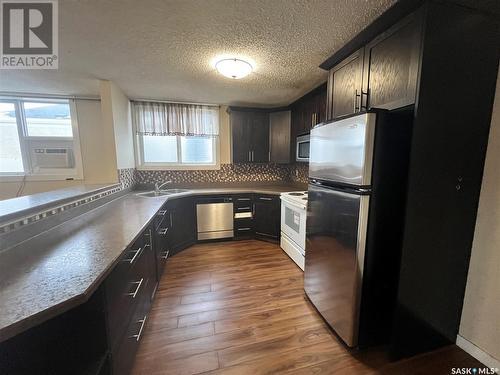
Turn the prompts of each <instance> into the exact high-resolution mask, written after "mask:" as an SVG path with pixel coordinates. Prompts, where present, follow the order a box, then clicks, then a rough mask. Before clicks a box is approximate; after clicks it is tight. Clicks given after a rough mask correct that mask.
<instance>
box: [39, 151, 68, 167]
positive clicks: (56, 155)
mask: <svg viewBox="0 0 500 375" xmlns="http://www.w3.org/2000/svg"><path fill="white" fill-rule="evenodd" d="M33 156H34V160H33V166H34V167H35V168H40V169H50V168H73V167H74V162H73V159H74V158H73V149H72V148H68V147H51V148H35V149H33Z"/></svg>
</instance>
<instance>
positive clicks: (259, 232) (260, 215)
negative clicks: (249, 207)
mask: <svg viewBox="0 0 500 375" xmlns="http://www.w3.org/2000/svg"><path fill="white" fill-rule="evenodd" d="M253 206H254V209H253V211H254V228H255V236H256V237H257V238H260V239H263V240H271V241H279V238H280V216H281V201H280V197H279V196H277V195H255V196H254V202H253Z"/></svg>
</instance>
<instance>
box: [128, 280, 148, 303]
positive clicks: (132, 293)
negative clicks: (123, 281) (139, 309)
mask: <svg viewBox="0 0 500 375" xmlns="http://www.w3.org/2000/svg"><path fill="white" fill-rule="evenodd" d="M143 281H144V278H142V279H140V280H139V281H134V282H133V283H132V284H137V287H136V288H135V290H134V291H133V292H131V293H127V296H131V297H132V298H135V297H136V296H137V293H138V292H139V289H141V285H142V282H143Z"/></svg>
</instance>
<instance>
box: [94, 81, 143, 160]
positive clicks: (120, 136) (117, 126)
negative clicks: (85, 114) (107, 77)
mask: <svg viewBox="0 0 500 375" xmlns="http://www.w3.org/2000/svg"><path fill="white" fill-rule="evenodd" d="M100 88H101V101H102V116H103V122H104V123H106V124H107V126H112V128H113V132H114V148H115V152H116V167H117V168H118V169H124V168H134V167H135V160H134V139H133V133H132V119H131V112H130V101H129V99H128V98H127V97H126V96H125V94H124V93H123V91H122V90H121V89H120V88H119V87H118V86H117V85H116V84H114V83H113V82H111V81H104V80H103V81H101V86H100Z"/></svg>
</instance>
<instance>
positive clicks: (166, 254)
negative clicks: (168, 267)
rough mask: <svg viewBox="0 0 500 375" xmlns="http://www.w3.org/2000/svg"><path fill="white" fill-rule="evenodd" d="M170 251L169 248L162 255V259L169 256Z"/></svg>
mask: <svg viewBox="0 0 500 375" xmlns="http://www.w3.org/2000/svg"><path fill="white" fill-rule="evenodd" d="M169 252H170V250H167V251H165V252H164V253H163V255H162V256H161V259H167V258H168V253H169Z"/></svg>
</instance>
